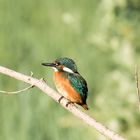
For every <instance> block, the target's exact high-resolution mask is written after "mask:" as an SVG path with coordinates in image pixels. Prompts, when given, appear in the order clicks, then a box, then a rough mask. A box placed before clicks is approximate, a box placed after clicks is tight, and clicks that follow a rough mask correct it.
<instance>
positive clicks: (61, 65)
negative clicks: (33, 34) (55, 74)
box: [42, 57, 78, 73]
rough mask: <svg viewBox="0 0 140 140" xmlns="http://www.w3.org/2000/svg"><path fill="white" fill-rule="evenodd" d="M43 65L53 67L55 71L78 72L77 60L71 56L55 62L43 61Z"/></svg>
mask: <svg viewBox="0 0 140 140" xmlns="http://www.w3.org/2000/svg"><path fill="white" fill-rule="evenodd" d="M42 65H43V66H49V67H52V68H53V69H54V70H55V71H61V72H62V71H64V72H69V73H78V72H77V66H76V64H75V62H74V61H73V60H72V59H70V58H66V57H65V58H59V59H56V60H55V61H54V62H53V63H42Z"/></svg>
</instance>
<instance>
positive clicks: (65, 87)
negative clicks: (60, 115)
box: [54, 72, 83, 104]
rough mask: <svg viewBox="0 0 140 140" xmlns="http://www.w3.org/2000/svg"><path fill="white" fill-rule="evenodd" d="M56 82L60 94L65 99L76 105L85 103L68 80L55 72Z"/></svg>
mask: <svg viewBox="0 0 140 140" xmlns="http://www.w3.org/2000/svg"><path fill="white" fill-rule="evenodd" d="M54 82H55V85H56V88H57V90H58V92H59V93H60V94H62V95H63V96H64V97H65V98H67V99H69V100H70V101H71V102H74V103H78V104H82V103H83V102H82V98H81V96H80V94H79V93H77V92H76V91H75V89H74V88H73V87H72V86H71V85H70V82H69V80H68V79H66V78H65V77H64V76H63V75H62V73H61V72H55V74H54Z"/></svg>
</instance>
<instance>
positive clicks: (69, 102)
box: [66, 101, 74, 107]
mask: <svg viewBox="0 0 140 140" xmlns="http://www.w3.org/2000/svg"><path fill="white" fill-rule="evenodd" d="M69 104H74V103H73V102H71V101H68V102H67V103H66V107H68V105H69Z"/></svg>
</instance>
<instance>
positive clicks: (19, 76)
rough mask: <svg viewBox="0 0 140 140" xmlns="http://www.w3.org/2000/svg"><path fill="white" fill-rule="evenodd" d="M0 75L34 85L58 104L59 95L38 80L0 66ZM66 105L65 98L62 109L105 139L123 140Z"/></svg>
mask: <svg viewBox="0 0 140 140" xmlns="http://www.w3.org/2000/svg"><path fill="white" fill-rule="evenodd" d="M0 73H2V74H5V75H8V76H10V77H13V78H15V79H17V80H20V81H23V82H25V83H28V84H30V85H34V86H35V87H37V88H39V89H40V90H42V91H43V92H44V93H45V94H47V95H48V96H50V97H51V98H53V99H54V100H55V101H56V102H58V100H59V98H60V97H61V95H59V94H58V93H57V92H56V91H55V90H53V89H52V88H50V87H49V86H48V85H47V84H46V83H45V82H44V81H43V80H38V79H36V78H33V77H31V76H26V75H24V74H21V73H18V72H16V71H13V70H10V69H8V68H5V67H2V66H0ZM67 103H68V100H67V99H65V98H63V99H62V100H61V102H60V104H61V105H62V106H63V107H64V108H66V109H67V110H69V111H70V112H71V113H73V114H74V115H75V116H77V117H78V118H80V119H81V120H83V121H84V122H85V123H87V124H88V125H90V126H91V127H93V128H95V129H96V130H97V131H98V132H99V133H101V134H102V135H104V136H106V137H107V138H109V139H111V140H125V139H124V138H123V137H121V136H120V135H118V134H116V133H115V132H113V131H112V130H110V129H108V128H107V127H105V126H104V125H102V124H101V123H99V122H97V121H96V120H95V119H94V118H92V117H90V116H88V115H87V114H85V113H84V112H82V111H81V110H79V109H78V108H77V107H76V106H75V105H73V104H69V106H67V107H66V104H67Z"/></svg>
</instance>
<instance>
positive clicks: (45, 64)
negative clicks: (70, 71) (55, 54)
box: [41, 63, 56, 67]
mask: <svg viewBox="0 0 140 140" xmlns="http://www.w3.org/2000/svg"><path fill="white" fill-rule="evenodd" d="M41 65H43V66H48V67H55V66H56V64H55V63H42V64H41Z"/></svg>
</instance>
